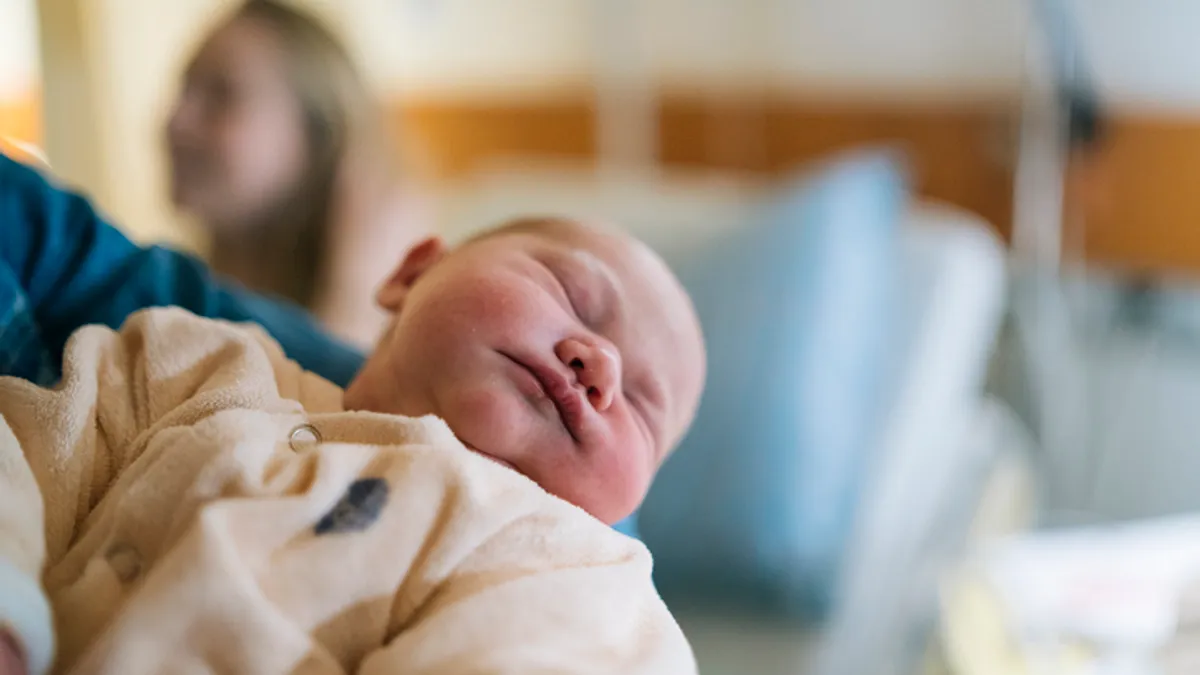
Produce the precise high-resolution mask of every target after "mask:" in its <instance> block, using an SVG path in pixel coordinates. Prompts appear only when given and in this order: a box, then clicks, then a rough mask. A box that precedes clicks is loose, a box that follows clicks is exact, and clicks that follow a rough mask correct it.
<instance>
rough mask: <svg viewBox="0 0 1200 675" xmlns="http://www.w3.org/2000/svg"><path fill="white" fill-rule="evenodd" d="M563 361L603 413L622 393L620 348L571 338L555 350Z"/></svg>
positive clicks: (591, 400) (600, 342) (589, 400)
mask: <svg viewBox="0 0 1200 675" xmlns="http://www.w3.org/2000/svg"><path fill="white" fill-rule="evenodd" d="M554 352H555V354H556V355H557V356H558V359H559V361H561V362H562V363H563V365H565V366H567V367H568V368H570V369H571V370H572V371H574V373H575V381H576V382H578V383H579V384H580V385H582V386H583V387H584V389H586V390H587V398H588V402H590V403H591V404H592V407H593V408H595V409H596V410H597V411H599V412H604V411H605V410H608V408H609V406H611V405H612V404H613V401H614V400H615V399H616V396H617V394H618V393H619V392H620V391H621V355H620V353H619V352H618V351H617V349H616V347H614V346H613V345H611V344H608V343H606V342H602V341H599V340H596V341H592V340H581V339H578V338H568V339H566V340H563V341H562V342H559V343H558V345H557V346H556V347H555V350H554Z"/></svg>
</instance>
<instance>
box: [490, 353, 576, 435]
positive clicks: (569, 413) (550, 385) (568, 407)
mask: <svg viewBox="0 0 1200 675" xmlns="http://www.w3.org/2000/svg"><path fill="white" fill-rule="evenodd" d="M500 355H501V356H503V357H504V358H506V359H508V360H509V361H512V363H513V364H514V365H516V366H517V367H518V368H520V369H521V370H523V371H524V372H525V373H526V374H527V375H528V376H529V379H530V380H531V382H532V384H533V386H534V387H535V388H536V395H537V396H538V397H539V398H542V399H545V400H547V401H549V402H550V403H551V404H553V405H554V409H555V412H556V413H557V415H558V419H559V422H560V423H562V426H563V429H564V430H565V431H566V432H567V434H568V435H570V437H571V439H572V440H574V441H575V443H576V444H577V445H578V444H579V433H580V426H581V424H582V419H581V418H582V399H581V397H580V395H579V392H577V391H575V388H574V387H573V386H572V385H571V383H570V382H569V381H568V380H567V379H566V378H564V377H562V376H561V375H560V374H558V373H557V372H555V371H554V370H552V369H549V368H546V367H543V366H541V365H539V364H530V363H527V362H525V361H522V360H521V359H518V358H516V357H514V356H512V355H511V354H507V353H505V352H500Z"/></svg>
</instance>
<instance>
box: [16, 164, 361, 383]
mask: <svg viewBox="0 0 1200 675" xmlns="http://www.w3.org/2000/svg"><path fill="white" fill-rule="evenodd" d="M0 261H2V262H3V264H4V265H6V266H7V267H9V269H10V270H11V272H12V274H13V276H15V277H16V278H17V279H18V280H19V283H20V284H21V287H22V289H23V290H24V292H25V296H26V298H27V299H28V302H29V303H30V306H31V309H32V313H33V315H34V317H35V319H36V321H37V324H38V329H39V331H40V334H41V338H42V340H44V342H45V343H46V347H47V349H48V350H51V351H53V352H54V353H55V354H61V352H62V349H63V347H64V346H65V344H66V340H67V338H68V337H69V336H70V334H71V333H72V332H73V331H75V329H77V328H79V327H81V326H84V325H86V324H92V323H99V324H105V325H108V326H111V327H113V328H118V327H120V325H121V324H122V323H123V322H124V320H125V317H127V316H128V315H129V314H131V313H133V312H135V311H137V310H139V309H144V308H147V307H157V306H165V305H176V306H179V307H183V308H185V309H188V310H190V311H192V312H194V313H196V314H199V315H201V316H207V317H212V318H219V319H228V320H231V321H253V322H255V323H258V324H260V325H261V326H262V327H263V328H265V329H266V330H267V332H268V333H270V334H271V335H272V336H273V337H274V338H275V339H276V340H278V341H279V343H280V344H281V345H282V346H283V350H284V352H285V353H287V355H288V356H289V357H290V358H292V359H295V360H296V361H297V362H299V363H300V365H301V366H303V367H304V368H306V369H308V370H311V371H313V372H316V373H317V374H319V375H321V376H323V377H325V378H327V379H329V380H331V381H333V382H335V383H337V384H339V385H342V386H345V385H346V384H348V383H349V381H350V380H351V379H352V378H353V377H354V375H355V374H356V373H357V372H358V369H359V368H360V367H361V365H362V356H361V355H360V354H358V353H357V352H355V351H353V350H351V349H349V348H348V347H346V346H344V345H342V344H341V343H339V342H337V341H335V340H333V339H332V338H330V337H329V336H327V335H326V334H325V333H323V332H322V331H321V330H320V328H319V327H318V326H317V325H316V324H315V323H314V322H313V320H312V319H311V318H309V316H308V315H307V314H306V313H305V312H303V311H302V310H300V309H299V308H297V307H294V306H291V305H289V304H287V303H285V302H282V301H275V300H269V299H266V298H263V297H261V296H258V295H255V294H253V293H250V292H248V291H246V290H244V289H241V288H238V287H236V286H234V285H231V284H226V283H222V282H220V281H218V280H217V279H216V278H214V276H213V275H212V274H211V272H210V271H209V270H208V268H207V267H205V265H204V263H202V262H201V261H199V260H197V259H195V258H192V257H190V256H187V255H184V254H181V253H177V252H175V251H170V250H167V249H165V248H161V247H150V248H142V247H139V246H137V245H135V244H134V243H133V242H131V241H129V240H128V239H127V238H126V237H125V236H124V235H123V234H121V233H120V232H119V231H118V230H117V229H116V228H114V227H112V226H111V225H110V224H109V223H107V222H105V221H104V219H103V218H101V217H100V216H99V215H98V214H97V213H96V211H95V209H94V208H93V207H92V206H91V204H89V203H88V201H87V200H86V199H84V198H83V197H81V196H79V195H77V194H72V193H70V192H67V191H65V190H62V189H60V188H58V187H55V186H54V185H51V184H50V183H49V182H48V181H47V180H46V179H45V178H44V177H42V176H41V175H40V174H39V173H37V172H36V171H34V170H33V169H31V168H29V167H26V166H23V165H21V164H19V163H17V162H15V161H13V160H11V159H9V158H7V157H4V156H3V155H0Z"/></svg>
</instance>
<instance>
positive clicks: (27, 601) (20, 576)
mask: <svg viewBox="0 0 1200 675" xmlns="http://www.w3.org/2000/svg"><path fill="white" fill-rule="evenodd" d="M0 627H4V628H8V629H10V630H11V631H12V632H13V637H14V638H16V639H17V641H18V642H19V643H21V646H22V647H23V648H24V650H25V662H26V665H27V666H28V668H29V675H44V674H45V673H46V671H47V670H49V669H50V661H51V659H53V658H54V623H53V620H52V618H51V614H50V603H49V602H48V601H47V600H46V594H45V593H43V592H42V587H41V584H39V583H38V582H37V580H36V579H32V578H30V577H29V575H27V574H25V573H24V572H22V571H21V570H19V569H17V568H16V567H13V565H12V564H11V563H9V562H8V561H6V560H4V559H3V558H0Z"/></svg>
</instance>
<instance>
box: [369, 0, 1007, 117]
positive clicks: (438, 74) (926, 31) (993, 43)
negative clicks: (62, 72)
mask: <svg viewBox="0 0 1200 675" xmlns="http://www.w3.org/2000/svg"><path fill="white" fill-rule="evenodd" d="M352 4H353V5H354V6H355V7H356V8H357V9H356V10H354V11H352V12H350V14H353V15H354V17H353V18H351V23H350V30H351V32H352V33H353V35H354V36H355V38H356V39H357V40H358V41H359V42H360V44H361V45H362V49H363V51H364V52H365V53H367V54H370V55H371V58H370V59H369V60H368V61H369V66H370V69H371V73H372V75H373V76H374V77H375V79H376V80H377V81H378V82H379V83H380V84H381V85H382V86H384V87H385V88H387V89H389V90H391V91H394V92H397V93H406V94H417V95H420V94H425V95H427V94H435V95H447V94H449V95H454V96H468V97H469V96H488V95H491V94H494V93H497V92H504V93H506V94H507V93H509V92H511V91H513V90H518V91H520V92H523V93H537V92H538V91H545V90H548V89H552V88H561V87H563V86H572V85H573V86H586V83H587V82H588V81H589V78H590V76H591V75H592V74H593V73H594V72H595V70H596V68H597V65H598V64H599V63H602V62H604V58H605V57H604V55H603V53H602V51H601V50H603V49H615V50H628V49H629V47H628V46H627V43H626V42H625V40H624V38H623V37H622V36H615V39H614V38H613V37H610V36H607V35H604V34H599V31H597V30H596V25H597V22H596V21H595V19H596V16H597V12H600V11H618V10H616V9H613V8H614V7H616V6H618V5H619V6H625V7H628V8H629V10H628V12H627V14H628V28H629V30H630V33H629V35H630V36H632V38H633V39H634V40H635V41H638V42H640V46H638V51H640V57H641V58H643V59H644V61H643V62H644V63H645V64H646V66H647V68H648V69H649V70H650V72H652V73H653V79H655V80H657V81H659V82H662V83H664V84H667V85H671V86H678V87H689V88H700V89H708V90H713V89H717V90H723V89H739V88H750V87H753V88H763V87H782V88H794V87H801V88H803V87H819V88H822V89H828V88H836V89H837V90H839V91H843V92H847V93H852V94H855V93H864V92H865V93H884V94H887V95H896V96H900V95H903V96H904V97H909V96H911V95H913V94H914V91H916V92H918V93H933V94H936V95H938V96H977V95H986V96H992V95H995V94H996V93H1009V92H1011V91H1012V90H1013V89H1014V87H1015V86H1016V83H1017V78H1018V75H1019V63H1020V47H1021V35H1022V28H1023V25H1024V23H1023V9H1022V5H1021V2H1019V1H1017V0H640V1H638V2H615V1H614V0H593V1H591V2H589V1H588V0H357V2H354V3H352Z"/></svg>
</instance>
